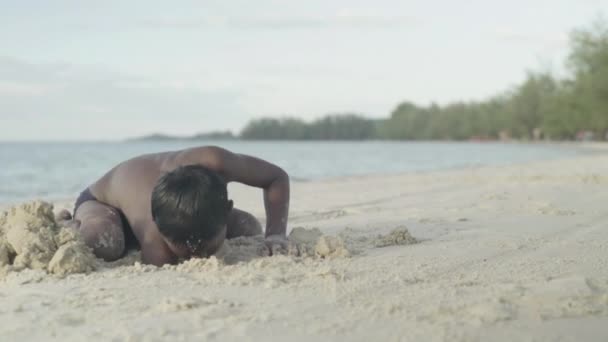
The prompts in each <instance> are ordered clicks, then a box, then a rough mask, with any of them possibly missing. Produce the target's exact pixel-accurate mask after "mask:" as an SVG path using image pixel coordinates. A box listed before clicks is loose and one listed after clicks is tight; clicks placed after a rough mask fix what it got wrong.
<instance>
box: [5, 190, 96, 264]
mask: <svg viewBox="0 0 608 342" xmlns="http://www.w3.org/2000/svg"><path fill="white" fill-rule="evenodd" d="M96 264H97V260H96V259H95V256H94V255H93V253H92V252H91V250H90V249H89V248H88V247H87V246H86V245H85V243H84V241H83V240H82V239H81V238H80V234H78V232H76V231H74V230H73V229H71V228H66V227H60V226H59V225H58V224H57V222H56V221H55V217H54V214H53V205H52V204H49V203H46V202H43V201H33V202H28V203H24V204H21V205H17V206H14V207H11V208H9V209H8V210H7V211H5V212H3V213H1V214H0V267H8V268H10V269H11V270H15V271H19V270H22V269H24V268H30V269H35V270H45V271H47V272H49V273H53V274H57V275H66V274H70V273H84V272H90V271H92V270H94V269H95V268H96Z"/></svg>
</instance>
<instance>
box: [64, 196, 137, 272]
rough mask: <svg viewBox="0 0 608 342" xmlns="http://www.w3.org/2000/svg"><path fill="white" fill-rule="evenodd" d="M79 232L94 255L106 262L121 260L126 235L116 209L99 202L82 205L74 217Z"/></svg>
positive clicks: (87, 202)
mask: <svg viewBox="0 0 608 342" xmlns="http://www.w3.org/2000/svg"><path fill="white" fill-rule="evenodd" d="M74 221H75V222H80V224H79V225H80V227H79V230H80V232H81V234H82V236H83V238H84V242H85V243H86V244H87V246H89V247H91V248H92V249H93V254H95V256H97V257H98V258H102V259H104V260H105V261H113V260H116V259H118V258H120V257H121V256H122V255H123V254H124V251H125V234H124V230H123V223H122V220H121V217H120V213H119V211H118V210H117V209H116V208H113V207H111V206H109V205H106V204H103V203H101V202H98V201H93V200H91V201H86V202H84V203H82V204H81V205H80V206H79V207H78V210H77V211H76V213H75V215H74Z"/></svg>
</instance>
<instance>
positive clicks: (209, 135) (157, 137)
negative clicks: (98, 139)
mask: <svg viewBox="0 0 608 342" xmlns="http://www.w3.org/2000/svg"><path fill="white" fill-rule="evenodd" d="M235 139H238V137H236V136H235V135H234V134H232V132H230V131H216V132H205V133H197V134H194V135H190V136H179V135H169V134H162V133H153V134H148V135H144V136H141V137H135V138H130V139H127V140H128V141H171V140H235Z"/></svg>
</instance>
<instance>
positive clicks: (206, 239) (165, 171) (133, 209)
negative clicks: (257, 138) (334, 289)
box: [59, 146, 289, 266]
mask: <svg viewBox="0 0 608 342" xmlns="http://www.w3.org/2000/svg"><path fill="white" fill-rule="evenodd" d="M229 182H239V183H243V184H247V185H250V186H254V187H258V188H262V189H264V205H265V209H266V231H265V237H266V245H267V247H268V248H269V250H270V252H271V253H280V252H282V251H284V250H285V249H286V248H287V239H286V237H285V234H286V227H287V216H288V212H289V177H288V175H287V173H286V172H285V171H283V170H282V169H281V168H280V167H278V166H276V165H273V164H271V163H269V162H266V161H264V160H261V159H258V158H255V157H251V156H247V155H242V154H235V153H232V152H230V151H227V150H225V149H222V148H219V147H215V146H205V147H197V148H191V149H186V150H182V151H173V152H165V153H155V154H147V155H142V156H139V157H136V158H133V159H130V160H127V161H125V162H123V163H121V164H119V165H117V166H116V167H114V168H113V169H111V170H110V171H109V172H108V173H106V174H105V175H104V176H103V177H101V179H99V180H98V181H96V182H95V183H93V184H92V185H91V186H90V187H88V188H87V189H86V190H84V191H83V192H82V193H81V194H80V197H79V198H78V200H77V201H76V205H75V208H74V215H73V217H72V215H70V213H69V212H68V211H63V212H62V213H60V214H59V216H60V219H61V220H65V222H64V223H69V224H70V225H72V226H75V227H78V229H79V230H80V231H81V233H82V235H83V237H84V240H85V242H86V244H87V245H88V246H89V247H91V248H92V249H93V253H94V254H95V255H96V256H97V257H99V258H103V259H105V260H106V261H111V260H116V259H118V258H120V257H122V256H123V255H124V254H125V253H126V251H127V250H128V249H131V248H141V252H142V261H143V262H144V263H148V264H153V265H158V266H160V265H163V264H171V263H176V262H177V261H178V260H179V259H182V258H190V257H208V256H210V255H212V254H214V253H215V252H216V251H217V250H218V249H219V247H220V246H221V245H222V243H223V241H224V239H226V238H228V239H230V238H233V237H237V236H251V235H257V234H261V233H262V229H261V226H260V224H259V223H258V221H257V220H256V219H255V218H254V217H253V216H252V215H251V214H249V213H247V212H244V211H242V210H239V209H236V208H233V203H232V201H231V200H229V199H228V193H227V188H226V185H227V183H229Z"/></svg>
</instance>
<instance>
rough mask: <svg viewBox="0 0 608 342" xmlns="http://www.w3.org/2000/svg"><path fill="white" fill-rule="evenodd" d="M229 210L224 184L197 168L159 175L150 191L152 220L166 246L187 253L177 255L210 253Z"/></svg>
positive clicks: (220, 237) (220, 239)
mask: <svg viewBox="0 0 608 342" xmlns="http://www.w3.org/2000/svg"><path fill="white" fill-rule="evenodd" d="M231 209H232V201H230V200H228V191H227V188H226V183H225V182H224V181H223V180H222V179H221V178H220V176H219V175H218V174H217V173H215V172H213V171H211V170H209V169H207V168H205V167H203V166H199V165H188V166H181V167H178V168H177V169H175V170H173V171H171V172H169V173H167V174H165V175H163V176H162V177H161V178H160V179H159V180H158V182H157V184H156V186H155V187H154V190H153V191H152V218H153V219H154V222H155V223H156V225H157V226H158V229H159V230H160V233H161V234H162V235H163V236H164V237H165V239H166V240H167V242H169V245H170V247H175V249H179V250H182V251H183V250H187V252H183V253H179V254H184V255H185V254H189V255H201V256H207V255H210V254H213V253H214V252H215V250H217V248H219V246H220V245H221V242H223V239H224V237H225V235H226V223H227V220H228V214H229V213H230V210H231ZM172 249H174V248H172Z"/></svg>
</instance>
